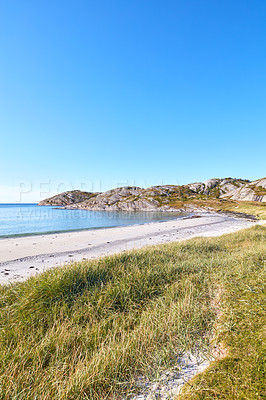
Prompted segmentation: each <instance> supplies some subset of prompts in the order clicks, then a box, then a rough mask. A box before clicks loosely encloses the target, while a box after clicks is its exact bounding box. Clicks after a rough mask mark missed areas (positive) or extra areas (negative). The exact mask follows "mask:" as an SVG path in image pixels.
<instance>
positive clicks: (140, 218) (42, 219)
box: [0, 203, 188, 237]
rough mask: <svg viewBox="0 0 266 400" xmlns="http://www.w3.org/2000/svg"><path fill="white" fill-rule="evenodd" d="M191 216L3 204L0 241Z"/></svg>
mask: <svg viewBox="0 0 266 400" xmlns="http://www.w3.org/2000/svg"><path fill="white" fill-rule="evenodd" d="M186 215H188V214H187V213H175V212H152V211H148V212H127V211H89V210H64V209H62V208H55V207H51V206H38V205H37V204H21V203H20V204H0V237H5V236H24V235H34V234H45V233H52V232H66V231H77V230H84V229H93V228H94V229H96V228H107V227H114V226H126V225H134V224H144V223H147V222H153V221H166V220H169V219H174V218H182V217H184V216H186Z"/></svg>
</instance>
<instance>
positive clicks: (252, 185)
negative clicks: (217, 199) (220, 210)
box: [222, 178, 266, 202]
mask: <svg viewBox="0 0 266 400" xmlns="http://www.w3.org/2000/svg"><path fill="white" fill-rule="evenodd" d="M222 197H224V198H228V199H230V200H238V201H259V202H266V178H262V179H258V180H256V181H253V182H249V183H247V184H245V185H243V186H241V187H240V188H238V189H236V190H235V191H231V192H229V193H227V194H225V195H224V196H222Z"/></svg>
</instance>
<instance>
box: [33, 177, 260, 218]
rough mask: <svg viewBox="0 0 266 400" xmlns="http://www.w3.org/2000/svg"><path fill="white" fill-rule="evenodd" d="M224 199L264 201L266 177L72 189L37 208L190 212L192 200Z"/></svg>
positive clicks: (45, 201) (41, 203)
mask: <svg viewBox="0 0 266 400" xmlns="http://www.w3.org/2000/svg"><path fill="white" fill-rule="evenodd" d="M195 199H196V200H201V201H202V202H204V200H206V199H227V200H237V201H258V202H266V178H262V179H259V180H256V181H253V182H250V181H248V180H243V179H235V178H225V179H209V180H207V181H206V182H195V183H190V184H188V185H182V186H177V185H163V186H152V187H150V188H148V189H143V188H140V187H136V186H125V187H121V188H116V189H112V190H108V191H107V192H104V193H90V192H81V191H79V190H73V191H69V192H64V193H61V194H58V195H56V196H53V197H51V198H49V199H46V200H43V201H41V202H40V203H39V205H42V206H43V205H51V206H64V207H65V208H70V209H86V210H113V211H160V210H161V211H167V210H175V209H177V208H179V209H189V208H190V207H191V205H190V201H191V200H195Z"/></svg>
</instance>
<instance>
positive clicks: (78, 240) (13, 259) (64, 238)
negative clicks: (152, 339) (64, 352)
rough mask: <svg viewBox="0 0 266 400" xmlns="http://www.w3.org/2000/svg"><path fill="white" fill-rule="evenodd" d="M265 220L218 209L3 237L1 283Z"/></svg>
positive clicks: (236, 228) (0, 259)
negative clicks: (126, 223)
mask: <svg viewBox="0 0 266 400" xmlns="http://www.w3.org/2000/svg"><path fill="white" fill-rule="evenodd" d="M258 223H263V222H262V221H255V222H254V221H251V220H245V219H237V218H232V217H228V216H226V215H222V214H216V213H202V214H200V215H198V216H196V217H194V218H193V217H192V218H191V217H188V218H184V219H174V220H170V221H167V222H153V223H147V224H143V225H131V226H126V227H116V228H106V229H91V230H86V231H78V232H67V233H58V234H47V235H36V236H26V237H17V238H3V239H0V283H1V284H3V283H7V282H10V281H17V280H23V279H26V278H27V277H29V276H31V275H33V274H36V273H39V272H41V271H44V270H46V269H48V268H52V267H56V266H60V265H63V264H65V263H67V262H68V263H69V262H72V261H80V260H82V259H93V258H97V257H102V256H106V255H110V254H114V253H120V252H123V251H126V250H130V249H137V248H141V247H145V246H148V245H156V244H160V243H169V242H174V241H180V240H184V239H189V238H192V237H195V236H219V235H222V234H224V233H230V232H235V231H237V230H239V229H242V228H247V227H250V226H253V225H254V224H258Z"/></svg>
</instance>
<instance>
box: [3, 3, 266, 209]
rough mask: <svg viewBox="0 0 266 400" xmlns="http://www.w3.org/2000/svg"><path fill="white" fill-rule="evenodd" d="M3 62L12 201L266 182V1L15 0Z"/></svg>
mask: <svg viewBox="0 0 266 400" xmlns="http://www.w3.org/2000/svg"><path fill="white" fill-rule="evenodd" d="M0 55H1V62H0V134H1V145H0V202H8V201H10V202H12V201H25V202H28V201H38V200H39V199H40V198H43V197H47V196H48V195H51V194H54V193H56V192H58V191H64V190H69V189H72V188H75V189H80V188H82V189H87V190H106V189H109V188H111V187H116V186H123V185H126V184H130V185H131V184H136V185H139V186H151V185H155V184H162V183H165V184H166V183H171V184H185V183H188V182H193V181H204V180H206V179H208V178H211V177H228V176H232V177H243V178H247V179H251V180H253V179H258V178H260V177H263V176H265V175H266V168H265V167H266V161H265V159H266V157H265V148H266V146H265V144H266V143H265V142H266V139H265V137H266V118H265V117H266V1H265V0H182V1H181V0H175V1H172V0H127V1H125V0H123V1H122V0H108V1H107V0H97V1H90V0H77V1H73V0H72V1H69V0H64V1H63V0H53V1H51V0H46V1H36V0H24V1H21V0H12V1H8V0H2V1H0Z"/></svg>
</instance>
